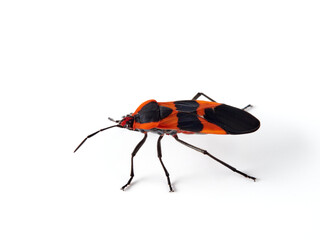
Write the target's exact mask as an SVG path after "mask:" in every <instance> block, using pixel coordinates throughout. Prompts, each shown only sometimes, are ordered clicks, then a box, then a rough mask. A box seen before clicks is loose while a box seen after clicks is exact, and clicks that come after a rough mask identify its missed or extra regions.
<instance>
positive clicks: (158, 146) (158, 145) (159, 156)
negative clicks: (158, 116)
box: [157, 135, 174, 192]
mask: <svg viewBox="0 0 320 240" xmlns="http://www.w3.org/2000/svg"><path fill="white" fill-rule="evenodd" d="M162 138H163V135H161V136H160V137H159V139H158V143H157V150H158V158H159V160H160V163H161V165H162V167H163V170H164V172H165V174H166V176H167V180H168V185H169V188H170V192H174V191H173V189H172V186H171V182H170V177H169V172H168V171H167V169H166V167H165V166H164V164H163V162H162V153H161V144H160V141H161V139H162Z"/></svg>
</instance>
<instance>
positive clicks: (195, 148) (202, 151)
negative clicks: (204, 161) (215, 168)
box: [173, 135, 256, 181]
mask: <svg viewBox="0 0 320 240" xmlns="http://www.w3.org/2000/svg"><path fill="white" fill-rule="evenodd" d="M173 137H174V138H175V139H176V140H177V141H178V142H180V143H182V144H183V145H186V146H187V147H189V148H192V149H194V150H196V151H198V152H201V153H203V154H205V155H208V156H209V157H211V158H212V159H214V160H216V161H217V162H219V163H221V164H222V165H224V166H226V167H227V168H229V169H231V170H232V171H234V172H236V173H239V174H241V175H242V176H244V177H247V178H251V179H252V180H254V181H256V178H255V177H251V176H249V175H247V174H245V173H243V172H240V171H238V170H237V169H236V168H234V167H232V166H230V165H229V164H227V163H225V162H223V161H221V160H220V159H218V158H216V157H214V156H212V155H211V154H210V153H208V152H207V151H206V150H203V149H201V148H198V147H196V146H193V145H191V144H189V143H186V142H184V141H182V140H180V139H179V138H178V136H177V135H174V136H173Z"/></svg>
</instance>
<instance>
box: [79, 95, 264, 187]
mask: <svg viewBox="0 0 320 240" xmlns="http://www.w3.org/2000/svg"><path fill="white" fill-rule="evenodd" d="M200 96H204V97H206V98H207V99H209V100H210V101H202V100H197V99H198V98H199V97H200ZM249 107H251V105H248V106H246V107H244V108H242V109H239V108H235V107H232V106H229V105H226V104H221V103H217V102H216V101H214V100H213V99H211V98H210V97H208V96H207V95H205V94H204V93H201V92H199V93H197V94H196V95H195V96H194V97H193V98H192V99H191V100H184V101H174V102H157V101H156V100H148V101H146V102H144V103H142V104H141V105H140V106H139V107H138V108H137V110H136V111H135V112H134V113H132V114H128V115H126V116H125V117H123V118H122V119H121V120H117V121H115V120H113V119H112V118H109V120H111V121H113V122H115V123H116V125H113V126H110V127H107V128H103V129H100V130H99V131H97V132H95V133H92V134H90V135H88V136H87V137H86V138H85V139H84V140H83V141H82V142H81V143H80V145H79V146H78V147H77V148H76V149H75V150H74V152H76V151H77V150H78V149H79V148H80V147H81V146H82V144H83V143H84V142H85V141H86V140H87V139H88V138H91V137H92V136H94V135H96V134H97V133H99V132H102V131H104V130H107V129H110V128H114V127H119V128H126V129H128V130H132V131H139V132H141V133H143V134H144V137H143V139H142V140H141V141H140V142H139V143H138V144H137V146H136V147H135V148H134V150H133V152H132V153H131V172H130V178H129V180H128V182H127V183H126V184H125V185H124V186H123V187H122V188H121V189H122V190H125V189H126V188H127V187H128V186H129V185H130V183H131V181H132V179H133V177H134V171H133V158H134V156H135V155H136V154H137V152H138V151H139V149H140V148H141V147H142V145H143V144H144V143H145V141H146V139H147V135H148V133H149V132H151V133H156V134H159V135H160V136H159V138H158V142H157V151H158V158H159V160H160V163H161V165H162V167H163V170H164V172H165V174H166V177H167V181H168V185H169V189H170V192H173V188H172V185H171V181H170V177H169V172H168V171H167V169H166V167H165V166H164V164H163V162H162V154H161V144H160V142H161V139H162V138H163V136H164V135H165V134H166V135H171V136H173V137H174V139H175V140H177V141H178V142H179V143H181V144H183V145H185V146H187V147H189V148H192V149H194V150H196V151H198V152H201V153H203V154H205V155H207V156H209V157H210V158H212V159H214V160H216V161H217V162H219V163H221V164H222V165H224V166H225V167H227V168H229V169H231V170H232V171H234V172H236V173H239V174H241V175H242V176H244V177H247V178H250V179H252V180H254V181H255V180H256V178H255V177H252V176H249V175H247V174H245V173H243V172H241V171H239V170H237V169H236V168H234V167H232V166H230V165H229V164H227V163H225V162H223V161H221V160H220V159H218V158H216V157H215V156H213V155H211V154H210V153H209V152H208V151H206V150H204V149H201V148H198V147H196V146H193V145H191V144H189V143H187V142H185V141H182V140H181V139H179V138H178V133H185V134H196V133H198V134H245V133H251V132H254V131H256V130H258V128H259V127H260V122H259V120H258V119H257V118H255V117H254V116H252V115H251V114H250V113H248V112H247V111H246V109H247V108H249Z"/></svg>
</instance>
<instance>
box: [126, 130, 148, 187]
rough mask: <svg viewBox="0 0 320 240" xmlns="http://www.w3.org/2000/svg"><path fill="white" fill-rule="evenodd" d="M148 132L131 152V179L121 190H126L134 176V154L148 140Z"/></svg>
mask: <svg viewBox="0 0 320 240" xmlns="http://www.w3.org/2000/svg"><path fill="white" fill-rule="evenodd" d="M147 136H148V135H147V133H145V134H144V137H143V139H142V140H141V141H140V142H139V143H138V145H137V146H136V147H135V149H134V150H133V152H132V153H131V173H130V179H129V181H128V182H127V184H126V185H124V186H123V187H122V188H121V190H125V188H126V187H128V186H129V185H130V183H131V181H132V179H133V177H134V173H133V158H134V156H135V155H136V154H137V152H138V151H139V149H140V148H141V147H142V145H143V144H144V142H145V141H146V139H147Z"/></svg>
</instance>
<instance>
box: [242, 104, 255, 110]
mask: <svg viewBox="0 0 320 240" xmlns="http://www.w3.org/2000/svg"><path fill="white" fill-rule="evenodd" d="M252 107H253V106H252V105H251V104H248V105H247V106H245V107H244V108H241V109H242V110H244V111H246V110H247V109H248V108H252Z"/></svg>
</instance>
